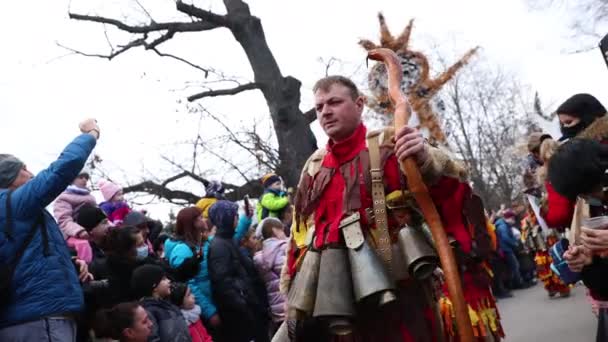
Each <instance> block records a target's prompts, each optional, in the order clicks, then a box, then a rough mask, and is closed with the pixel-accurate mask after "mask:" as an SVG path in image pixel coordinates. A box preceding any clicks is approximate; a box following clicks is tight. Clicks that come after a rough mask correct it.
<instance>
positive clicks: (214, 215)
mask: <svg viewBox="0 0 608 342" xmlns="http://www.w3.org/2000/svg"><path fill="white" fill-rule="evenodd" d="M238 211H239V206H238V204H236V203H234V202H230V201H217V202H215V204H214V205H212V206H211V208H209V218H210V219H211V223H213V225H214V226H216V227H217V229H218V233H220V232H225V233H230V232H232V233H234V218H235V217H236V216H237V215H238Z"/></svg>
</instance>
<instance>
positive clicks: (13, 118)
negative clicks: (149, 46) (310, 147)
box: [0, 0, 608, 193]
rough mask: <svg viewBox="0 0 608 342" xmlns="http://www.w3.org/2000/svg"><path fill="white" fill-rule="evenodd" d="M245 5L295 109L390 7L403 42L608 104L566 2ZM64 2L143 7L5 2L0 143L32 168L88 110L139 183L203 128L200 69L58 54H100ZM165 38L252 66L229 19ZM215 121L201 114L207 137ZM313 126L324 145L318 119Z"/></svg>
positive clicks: (218, 60) (237, 117) (185, 49)
mask: <svg viewBox="0 0 608 342" xmlns="http://www.w3.org/2000/svg"><path fill="white" fill-rule="evenodd" d="M141 3H142V4H143V5H144V6H145V7H146V9H147V10H148V11H149V12H150V14H151V15H152V16H153V17H154V18H155V19H156V20H157V21H162V20H166V19H175V18H179V15H178V14H177V12H176V10H174V2H173V1H171V0H151V1H146V0H142V1H141ZM196 3H197V4H200V5H201V6H202V7H204V8H208V9H212V10H216V11H218V12H221V11H222V10H223V8H222V5H221V2H219V1H198V2H196ZM248 3H249V4H250V7H251V10H252V12H253V13H254V14H255V15H257V16H258V17H260V18H261V19H262V23H263V25H264V29H265V32H266V37H267V40H268V43H269V45H270V47H271V49H272V51H273V53H274V56H275V58H276V59H277V61H278V63H279V66H280V67H281V70H282V72H283V74H284V75H292V76H294V77H296V78H298V79H300V80H301V81H302V83H303V89H302V93H303V96H302V100H303V101H302V108H303V109H308V108H310V107H311V106H312V96H311V93H310V88H311V87H312V84H313V83H314V82H315V80H316V79H318V78H319V77H321V76H323V75H324V72H325V67H324V65H323V64H322V63H321V62H320V61H319V58H323V59H325V60H327V59H329V58H330V57H336V58H338V59H340V60H342V61H343V64H342V65H341V66H339V67H337V68H336V69H332V71H334V72H346V73H350V72H353V70H354V69H355V68H356V67H357V66H359V65H360V64H361V62H362V61H363V60H364V53H363V51H362V49H361V48H360V47H359V46H358V45H357V44H356V43H357V40H358V39H359V38H361V37H364V38H372V39H374V40H377V36H378V27H377V19H376V13H377V12H378V11H383V12H384V13H385V15H386V17H387V20H388V23H389V25H390V27H391V28H392V29H393V31H400V30H401V29H402V28H403V27H404V25H406V24H407V22H408V20H409V19H410V18H415V19H416V22H415V30H414V33H413V37H412V41H411V44H413V46H414V47H416V48H417V49H419V50H422V51H425V52H427V53H430V51H428V50H425V49H428V48H429V47H430V46H435V45H439V46H440V47H441V49H444V50H445V51H446V53H448V54H452V55H454V56H456V55H460V54H462V53H464V52H465V51H466V50H467V49H469V48H471V47H473V46H476V45H480V46H481V47H482V48H483V50H482V53H483V54H484V55H485V56H486V57H487V58H488V59H490V60H491V61H493V62H495V63H497V64H500V65H502V66H504V68H506V69H507V70H511V71H513V72H515V73H517V75H518V76H519V78H520V79H521V80H522V82H524V83H525V84H528V85H530V86H531V87H532V89H535V90H538V91H539V92H540V94H541V96H542V98H543V101H544V103H545V104H553V105H557V104H559V102H561V101H563V100H564V99H565V98H567V97H568V96H570V95H572V94H574V93H576V92H589V93H591V94H594V95H595V96H597V97H598V98H599V99H600V100H601V101H603V102H604V103H608V96H606V95H605V91H604V89H605V84H606V80H607V79H608V70H607V69H606V65H605V64H604V62H603V60H602V59H601V57H600V53H599V52H598V51H597V49H596V50H592V51H589V52H587V53H580V54H567V53H566V51H568V50H574V49H577V48H580V47H581V46H583V45H585V44H587V42H584V41H582V40H581V39H576V40H573V39H570V38H569V36H570V33H571V32H570V30H569V29H568V17H567V15H571V14H572V13H569V12H568V11H567V10H564V9H559V8H558V9H557V10H551V11H530V9H529V8H528V6H527V5H526V2H525V1H523V0H522V1H516V0H512V1H500V0H492V1H490V0H476V1H474V0H470V1H464V0H462V1H448V0H444V1H439V0H436V1H432V0H426V1H388V0H386V1H352V0H350V1H348V0H334V1H320V0H308V1H293V0H284V1H278V0H274V1H270V0H251V1H248ZM69 7H71V9H72V11H73V12H78V13H83V14H100V15H105V16H111V17H114V18H117V19H122V20H126V21H128V22H129V23H131V24H139V23H144V22H146V15H145V14H144V12H143V11H142V10H141V9H140V8H139V7H138V6H137V4H136V3H135V2H134V1H131V0H124V1H118V0H103V1H102V0H96V1H92V0H80V1H78V0H72V1H71V3H70V2H69V1H63V0H61V1H60V0H54V1H43V0H35V1H2V2H0V29H1V32H2V53H1V55H0V56H1V57H0V58H1V61H2V63H0V113H1V118H2V124H1V127H2V130H1V132H2V134H0V146H2V148H1V149H0V152H2V153H5V152H8V153H13V154H15V155H17V156H19V157H20V158H22V159H23V160H24V161H25V162H26V163H27V164H28V166H29V167H30V168H31V169H33V170H34V171H38V170H40V169H41V168H43V167H45V166H46V165H48V163H49V162H51V161H52V160H53V159H54V158H55V157H56V156H57V154H58V152H59V151H60V150H61V149H62V148H63V147H64V145H65V144H66V143H67V142H69V141H70V139H71V138H73V137H74V136H75V135H76V134H77V133H78V132H77V124H78V122H79V120H80V119H82V118H83V117H95V118H97V119H98V120H99V122H100V125H101V130H102V139H101V141H100V143H99V146H98V147H97V152H98V153H99V154H100V155H101V156H102V157H103V158H104V165H105V166H106V167H107V168H109V169H110V170H113V172H114V175H113V177H114V178H116V179H125V176H126V178H128V179H129V180H130V181H136V180H138V179H139V178H141V176H142V175H144V174H146V173H151V174H157V175H159V176H161V177H162V176H163V172H165V174H166V172H167V170H168V169H169V168H168V165H167V164H166V163H163V162H162V161H161V160H160V158H159V156H160V155H161V154H162V155H166V156H172V155H175V156H176V158H177V159H179V158H182V159H180V160H183V158H185V154H184V152H183V148H182V150H181V151H180V150H179V145H176V143H178V142H181V141H185V140H188V139H191V138H192V137H193V136H194V134H195V132H196V130H197V129H198V126H197V123H198V119H197V117H196V116H194V115H192V114H188V113H187V106H186V105H185V101H184V97H185V96H187V95H190V94H192V93H195V92H197V90H199V88H196V82H200V81H201V80H202V79H203V77H202V74H201V73H200V72H198V71H196V70H194V69H192V68H188V67H186V66H184V65H181V64H179V63H176V62H174V61H172V60H168V59H161V58H159V57H157V56H155V55H154V54H153V53H148V52H145V51H141V50H133V51H131V52H129V53H126V54H125V55H123V56H120V57H118V58H116V59H115V60H113V61H111V62H110V61H107V60H102V59H96V58H86V57H82V56H73V55H71V56H64V55H66V53H67V51H66V50H65V49H63V48H61V47H59V46H58V45H57V43H60V44H62V45H65V46H69V47H73V48H77V49H79V50H83V51H86V52H96V53H106V52H108V45H107V43H106V38H105V36H104V34H103V27H102V26H101V25H96V24H91V23H82V22H76V21H71V20H70V19H69V18H68V16H67V12H68V8H69ZM109 38H110V39H111V40H112V41H113V42H116V43H125V42H126V41H127V39H128V38H129V37H128V36H125V35H122V34H119V33H117V32H115V31H110V34H109ZM162 50H163V51H166V52H172V53H175V54H180V55H183V56H185V57H188V58H189V59H191V60H193V61H195V62H196V63H198V64H200V65H203V66H212V67H214V68H216V69H219V70H222V71H224V72H226V73H228V74H231V75H236V76H239V77H241V78H242V79H243V80H245V81H246V80H248V79H251V78H252V74H251V70H250V68H249V65H248V63H247V60H246V58H245V56H244V53H243V52H242V50H241V49H240V46H239V45H238V44H237V43H236V42H235V41H234V39H232V36H231V35H230V33H229V32H228V31H227V30H224V29H220V30H214V31H211V32H204V33H192V34H183V35H181V36H177V37H176V38H175V39H174V41H171V42H169V43H167V44H166V45H165V46H163V47H162ZM433 70H434V71H435V72H437V71H438V70H437V69H436V68H435V69H433ZM462 72H466V68H465V69H464V70H463V71H462ZM188 82H190V83H188ZM202 104H203V105H204V106H205V107H207V108H209V109H210V110H211V111H213V112H214V113H217V114H220V115H223V116H225V117H226V118H227V120H228V122H230V123H232V124H234V125H235V126H237V125H242V124H244V125H246V124H248V123H249V122H251V120H252V118H254V117H255V118H258V119H259V118H266V115H267V114H266V113H267V108H266V106H265V103H264V101H263V98H262V96H261V94H260V93H259V92H257V91H252V92H248V93H243V94H241V95H238V97H228V98H223V99H207V100H204V101H203V102H202ZM215 129H216V127H215V126H214V125H212V124H210V123H203V126H202V131H203V137H205V136H211V135H212V134H213V131H214V130H215ZM314 129H315V132H316V133H318V134H317V136H318V138H319V142H320V143H324V142H325V141H326V139H325V138H324V137H323V136H322V134H320V130H319V128H318V127H316V126H315V127H314ZM554 129H555V127H554ZM188 152H189V150H187V151H186V153H188ZM212 178H218V179H221V178H222V175H221V174H218V175H217V176H216V177H212ZM193 191H194V192H200V193H202V190H200V191H197V189H193Z"/></svg>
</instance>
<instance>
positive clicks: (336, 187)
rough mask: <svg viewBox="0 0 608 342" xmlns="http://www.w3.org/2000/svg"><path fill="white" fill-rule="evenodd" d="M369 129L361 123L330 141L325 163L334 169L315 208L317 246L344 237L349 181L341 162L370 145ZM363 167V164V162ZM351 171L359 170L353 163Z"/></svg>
mask: <svg viewBox="0 0 608 342" xmlns="http://www.w3.org/2000/svg"><path fill="white" fill-rule="evenodd" d="M366 133H367V129H366V128H365V126H364V125H363V124H360V125H359V127H357V129H356V130H355V132H354V133H353V134H352V135H351V136H350V137H349V138H347V139H345V140H343V141H340V142H333V141H331V140H330V141H329V142H328V143H327V147H326V148H327V154H326V155H325V157H324V158H323V163H322V166H323V167H325V168H328V169H333V170H334V172H333V177H331V180H330V181H329V184H327V186H326V187H325V190H324V191H323V194H322V195H321V197H320V199H319V203H318V206H317V209H316V211H315V218H314V220H315V230H316V239H315V247H317V248H320V247H322V246H323V245H324V244H325V242H326V243H337V242H338V241H339V240H340V234H339V228H340V220H342V216H343V215H344V212H343V211H344V204H343V203H344V190H345V188H346V182H345V180H344V176H343V175H342V173H341V172H340V166H342V165H344V164H345V163H347V162H349V161H351V160H353V159H354V158H355V157H357V156H358V155H359V153H361V151H363V150H365V149H366V148H367V146H366V141H365V136H366ZM359 168H360V165H359ZM350 172H351V173H354V172H358V171H357V170H356V168H354V167H351V170H350Z"/></svg>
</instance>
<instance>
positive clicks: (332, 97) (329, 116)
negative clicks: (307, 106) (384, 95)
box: [315, 83, 365, 141]
mask: <svg viewBox="0 0 608 342" xmlns="http://www.w3.org/2000/svg"><path fill="white" fill-rule="evenodd" d="M364 103H365V101H364V99H363V97H358V98H357V99H355V100H353V98H352V96H351V94H350V90H349V89H348V88H347V87H345V86H343V85H341V84H338V83H336V84H333V85H331V86H330V87H329V89H328V90H327V91H325V90H323V89H319V90H317V92H316V93H315V109H316V111H317V119H318V120H319V124H321V127H322V128H323V131H325V133H326V134H327V136H329V138H330V139H332V140H333V141H342V140H344V139H346V138H348V137H349V136H351V135H352V134H353V132H354V131H355V129H356V128H357V126H358V125H359V124H360V123H361V113H363V106H364Z"/></svg>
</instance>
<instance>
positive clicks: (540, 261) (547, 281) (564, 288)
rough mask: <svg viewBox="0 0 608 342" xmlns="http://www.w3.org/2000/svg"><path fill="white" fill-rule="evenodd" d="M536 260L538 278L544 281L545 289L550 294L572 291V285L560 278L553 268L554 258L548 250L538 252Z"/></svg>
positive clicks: (564, 293)
mask: <svg viewBox="0 0 608 342" xmlns="http://www.w3.org/2000/svg"><path fill="white" fill-rule="evenodd" d="M534 261H535V262H536V273H537V274H538V279H539V280H540V281H542V282H543V284H544V286H545V290H547V292H549V294H550V295H553V294H557V293H559V294H562V295H566V294H569V293H570V287H569V286H568V285H566V284H564V283H563V282H562V281H561V279H559V276H558V275H557V274H555V273H553V271H552V270H551V263H552V262H553V259H551V256H550V255H549V253H548V252H547V251H538V252H536V256H535V257H534Z"/></svg>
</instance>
